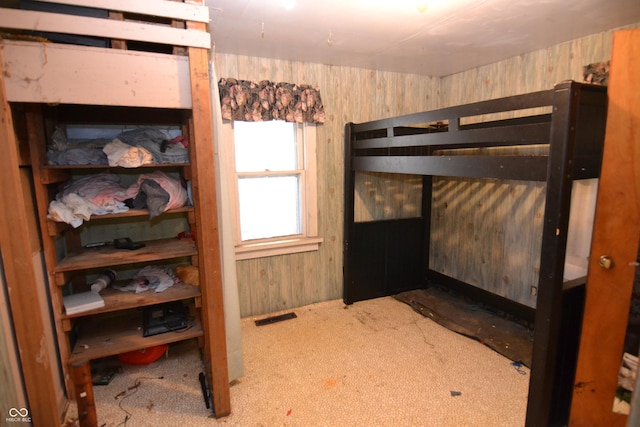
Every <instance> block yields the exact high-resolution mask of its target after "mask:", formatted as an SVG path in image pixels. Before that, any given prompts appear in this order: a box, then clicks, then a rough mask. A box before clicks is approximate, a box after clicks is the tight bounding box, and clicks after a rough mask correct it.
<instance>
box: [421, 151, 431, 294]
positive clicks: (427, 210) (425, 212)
mask: <svg viewBox="0 0 640 427" xmlns="http://www.w3.org/2000/svg"><path fill="white" fill-rule="evenodd" d="M432 152H433V150H432V149H431V147H429V149H428V154H429V155H432ZM432 198H433V176H431V175H423V176H422V218H423V220H424V226H423V229H422V238H423V246H422V257H423V260H424V261H423V263H422V265H423V269H422V287H423V288H426V287H427V286H428V277H429V270H430V269H431V262H430V259H429V257H430V255H431V252H430V250H431V205H432Z"/></svg>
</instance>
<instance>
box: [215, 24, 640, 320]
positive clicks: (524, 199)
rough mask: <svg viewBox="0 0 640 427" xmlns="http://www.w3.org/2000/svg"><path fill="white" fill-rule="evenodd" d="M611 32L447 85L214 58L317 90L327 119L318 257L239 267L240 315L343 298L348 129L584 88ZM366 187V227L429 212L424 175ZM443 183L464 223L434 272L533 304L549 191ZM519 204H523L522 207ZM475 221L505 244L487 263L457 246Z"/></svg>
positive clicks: (237, 74) (361, 181)
mask: <svg viewBox="0 0 640 427" xmlns="http://www.w3.org/2000/svg"><path fill="white" fill-rule="evenodd" d="M638 26H640V24H638ZM612 34H613V32H612V31H610V32H605V33H600V34H596V35H592V36H589V37H584V38H581V39H577V40H574V41H572V42H569V43H563V44H561V45H557V46H554V47H552V48H549V49H545V50H541V51H537V52H533V53H529V54H524V55H520V56H518V57H515V58H511V59H509V60H506V61H502V62H499V63H496V64H491V65H487V66H484V67H479V68H476V69H473V70H470V71H467V72H463V73H459V74H455V75H451V76H447V77H444V78H435V77H427V76H419V75H409V74H400V73H391V72H383V71H372V70H365V69H358V68H349V67H338V66H327V65H319V64H311V63H301V62H291V61H282V60H271V59H265V58H256V57H246V56H237V55H228V54H222V53H218V54H216V56H215V61H216V70H217V74H218V77H234V78H239V79H245V80H264V79H266V80H271V81H287V82H292V83H308V84H313V85H317V86H318V87H319V88H320V93H321V96H322V100H323V102H324V105H325V110H326V112H327V122H326V123H325V124H324V125H322V126H319V127H318V170H319V179H318V211H319V212H318V214H319V230H320V235H321V236H322V237H323V238H324V242H323V243H322V244H321V247H320V250H319V251H317V252H309V253H303V254H296V255H290V256H277V257H271V258H259V259H255V260H246V261H238V262H237V268H238V288H239V299H240V312H241V316H243V317H246V316H251V315H258V314H264V313H270V312H274V311H279V310H285V309H290V308H295V307H300V306H302V305H306V304H310V303H314V302H319V301H326V300H331V299H339V298H341V297H342V209H343V203H342V200H343V182H342V170H343V135H344V124H345V123H347V122H363V121H368V120H375V119H379V118H384V117H390V116H395V115H399V114H408V113H414V112H418V111H424V110H430V109H434V108H441V107H445V106H450V105H457V104H462V103H468V102H474V101H479V100H484V99H491V98H496V97H501V96H510V95H515V94H519V93H526V92H531V91H535V90H542V89H549V88H551V87H553V85H554V84H555V83H558V82H560V81H563V80H566V79H574V80H578V81H581V80H582V66H583V65H586V64H589V63H593V62H600V61H605V60H608V59H609V57H610V55H611V42H612ZM357 187H358V188H357V190H356V191H357V194H356V201H357V203H358V207H357V209H356V218H357V220H360V221H366V220H371V219H383V218H401V217H408V216H414V215H416V214H419V212H417V211H416V208H415V207H416V206H419V205H420V198H419V197H420V196H419V189H420V183H419V181H418V180H416V179H415V177H408V178H406V179H399V178H398V177H397V176H393V175H389V174H387V175H384V174H362V175H359V176H358V178H357ZM436 187H437V188H438V189H439V191H437V192H436V194H435V196H436V199H437V202H436V204H435V205H434V211H435V212H437V211H438V210H440V211H442V209H443V203H448V206H449V207H448V208H447V211H448V215H449V217H451V218H457V220H456V221H455V222H453V223H450V224H448V225H447V227H448V228H449V229H450V230H451V231H447V230H445V229H441V230H440V231H436V232H439V233H441V235H442V236H444V237H446V238H443V239H441V240H440V241H438V243H437V244H436V245H435V246H434V247H433V248H432V254H433V258H432V260H431V263H432V265H434V267H436V269H438V270H439V271H442V272H445V273H447V274H451V275H453V276H454V277H457V278H460V279H461V280H466V281H471V282H475V283H478V285H479V286H487V289H490V290H491V291H492V292H496V293H498V294H501V295H504V296H507V297H509V298H512V299H515V300H516V301H519V302H521V303H524V304H528V305H530V306H533V305H534V304H535V296H534V295H532V289H531V286H532V284H535V283H537V279H536V278H537V260H536V259H535V258H531V257H530V255H529V254H531V253H536V252H537V251H538V248H539V245H540V242H539V236H540V233H541V231H540V230H541V228H539V227H541V218H538V217H539V216H540V217H541V216H542V210H543V209H544V195H543V191H544V186H541V185H540V184H529V183H520V182H508V183H496V182H484V181H482V180H465V181H464V182H462V181H459V180H443V181H441V182H437V183H436ZM451 189H453V191H451ZM445 190H446V191H445ZM471 199H473V200H475V202H473V203H474V205H473V206H474V208H473V209H469V207H470V203H469V200H471ZM438 203H439V204H438ZM452 205H453V206H457V208H456V209H458V210H460V211H465V212H464V215H458V214H457V213H455V214H454V213H452V210H453V209H454V208H453V207H452ZM479 205H482V207H480V206H479ZM514 206H518V207H519V208H518V209H516V210H515V211H514ZM487 213H492V215H487ZM495 213H497V215H493V214H495ZM514 218H516V221H514ZM434 220H435V215H434ZM470 224H471V225H473V227H474V228H475V229H476V230H479V229H482V233H483V235H482V236H481V237H485V236H486V235H489V234H492V233H493V234H495V235H496V236H497V240H495V239H494V240H491V241H490V247H487V248H482V249H481V251H482V252H483V253H486V254H488V255H487V256H486V257H485V258H484V259H483V258H482V257H478V256H477V255H478V253H477V252H475V250H476V248H474V247H473V245H472V246H471V251H463V252H461V251H459V250H457V248H460V247H465V246H466V247H467V248H469V244H470V243H471V242H469V240H470V239H469V238H468V237H469V234H461V237H459V238H455V237H454V234H459V233H453V231H457V230H461V229H462V230H464V229H465V227H468V226H469V225H470ZM538 224H540V225H538ZM532 225H533V226H532ZM459 235H460V234H459ZM465 236H466V237H465ZM471 240H473V237H472V238H471ZM479 240H482V239H479ZM505 252H509V253H514V252H517V253H520V254H522V255H521V258H522V259H520V260H518V259H511V261H510V262H509V263H508V265H507V266H506V267H505V268H503V267H502V266H503V265H505V262H504V256H503V254H504V253H505ZM436 258H437V259H436ZM530 258H531V259H530ZM522 262H525V268H524V270H523V269H522V268H521V266H522ZM485 283H487V284H486V285H484V284H485Z"/></svg>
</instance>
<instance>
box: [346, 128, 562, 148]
mask: <svg viewBox="0 0 640 427" xmlns="http://www.w3.org/2000/svg"><path fill="white" fill-rule="evenodd" d="M550 128H551V126H550V124H549V123H536V124H524V125H517V126H510V127H508V128H486V129H468V130H458V131H449V132H436V133H424V134H416V135H401V136H395V137H387V138H371V139H362V140H359V141H355V142H354V143H353V149H355V150H360V149H366V148H388V147H416V146H425V145H431V146H435V145H438V146H439V145H447V146H448V145H452V146H453V145H460V147H448V148H464V147H466V146H468V147H471V146H473V147H478V146H480V145H479V144H483V146H489V147H495V146H501V145H526V144H540V143H547V142H548V141H549V130H550Z"/></svg>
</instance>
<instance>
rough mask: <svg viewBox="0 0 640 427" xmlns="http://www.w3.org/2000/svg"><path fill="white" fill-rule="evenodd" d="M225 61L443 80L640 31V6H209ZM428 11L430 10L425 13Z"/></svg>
mask: <svg viewBox="0 0 640 427" xmlns="http://www.w3.org/2000/svg"><path fill="white" fill-rule="evenodd" d="M205 4H206V5H207V6H209V9H210V12H211V24H212V33H213V38H214V41H215V49H216V52H217V53H231V54H236V55H248V56H257V57H266V58H276V59H285V60H294V61H304V62H315V63H321V64H330V65H343V66H353V67H361V68H368V69H377V70H386V71H397V72H406V73H416V74H423V75H429V76H445V75H449V74H453V73H457V72H460V71H464V70H468V69H471V68H475V67H478V66H481V65H486V64H490V63H493V62H496V61H500V60H503V59H506V58H510V57H513V56H517V55H520V54H523V53H527V52H531V51H535V50H538V49H544V48H547V47H550V46H553V45H555V44H558V43H562V42H565V41H569V40H572V39H576V38H580V37H583V36H586V35H590V34H595V33H599V32H601V31H607V30H610V29H614V28H618V27H621V26H624V25H628V24H633V23H638V22H640V0H297V1H296V5H295V6H294V7H293V8H292V9H291V10H286V9H285V8H284V7H283V5H282V0H205ZM425 4H426V5H427V6H426V10H423V6H424V5H425Z"/></svg>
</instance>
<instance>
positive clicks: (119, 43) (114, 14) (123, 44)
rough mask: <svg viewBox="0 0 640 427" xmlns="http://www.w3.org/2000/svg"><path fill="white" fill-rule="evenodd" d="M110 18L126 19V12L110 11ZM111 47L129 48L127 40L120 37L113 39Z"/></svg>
mask: <svg viewBox="0 0 640 427" xmlns="http://www.w3.org/2000/svg"><path fill="white" fill-rule="evenodd" d="M109 19H113V20H116V21H124V13H122V12H114V11H109ZM111 48H112V49H122V50H127V41H126V40H120V39H111Z"/></svg>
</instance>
